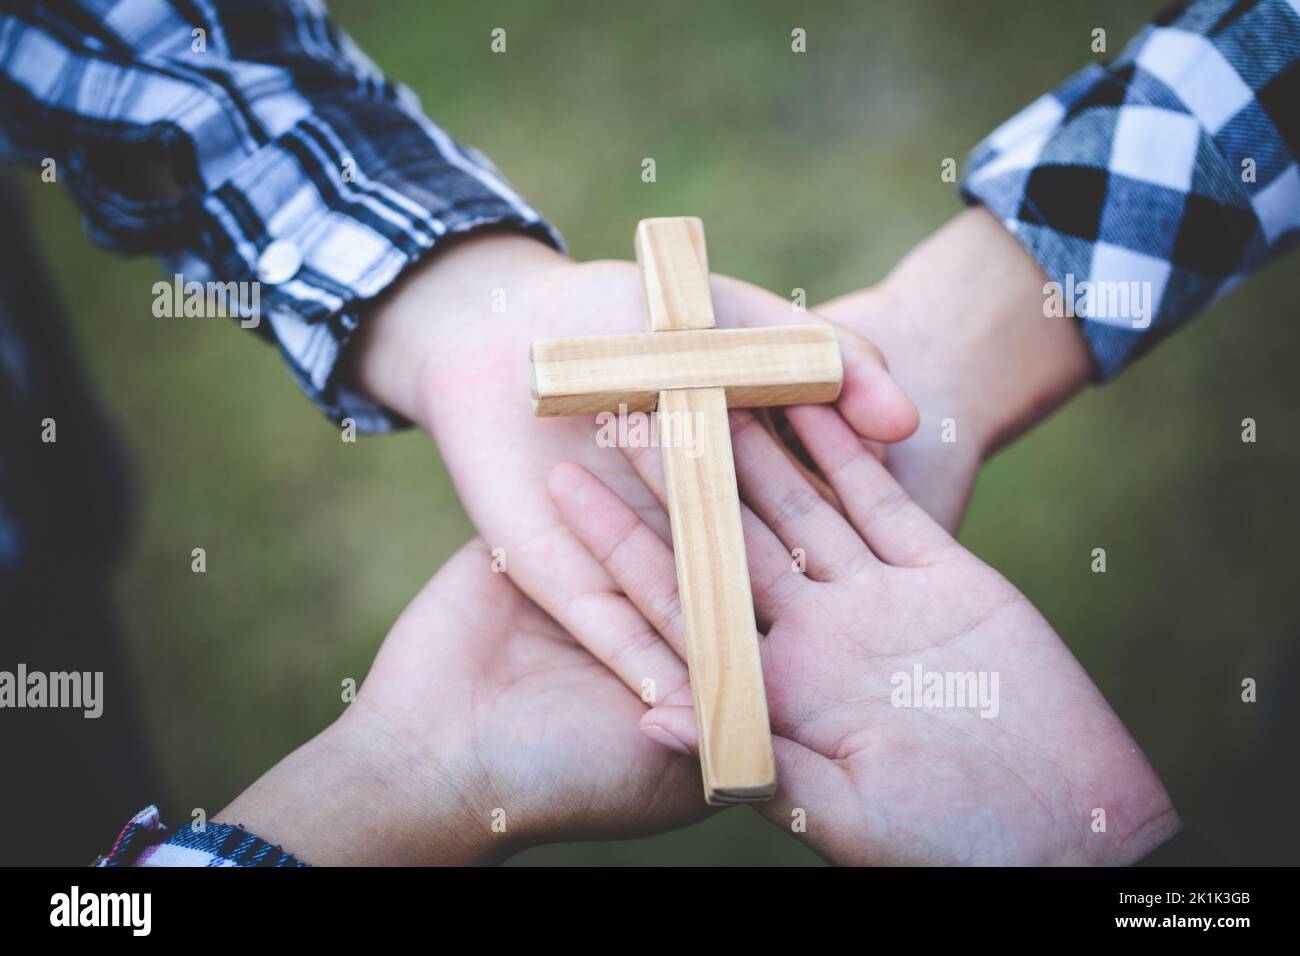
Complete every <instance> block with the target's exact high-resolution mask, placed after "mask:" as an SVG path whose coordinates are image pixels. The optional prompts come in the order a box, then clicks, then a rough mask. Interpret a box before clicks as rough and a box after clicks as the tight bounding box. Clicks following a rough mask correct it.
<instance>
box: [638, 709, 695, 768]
mask: <svg viewBox="0 0 1300 956" xmlns="http://www.w3.org/2000/svg"><path fill="white" fill-rule="evenodd" d="M641 733H643V734H645V735H646V736H647V737H649V738H650V739H651V740H653V741H654V742H655V743H657V744H660V745H661V746H664V747H667V748H668V749H669V750H672V751H675V752H677V753H679V754H687V753H688V754H695V755H696V756H698V755H699V752H700V733H699V728H698V727H696V725H695V708H694V707H692V706H690V705H689V704H688V705H686V706H672V705H670V704H664V705H661V706H659V707H652V708H650V709H649V710H647V711H646V712H645V713H644V714H642V715H641Z"/></svg>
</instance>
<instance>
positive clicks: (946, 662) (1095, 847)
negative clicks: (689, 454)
mask: <svg viewBox="0 0 1300 956" xmlns="http://www.w3.org/2000/svg"><path fill="white" fill-rule="evenodd" d="M789 419H790V422H791V424H792V425H793V427H794V429H795V431H796V432H797V433H798V436H799V438H800V439H801V440H802V442H803V443H804V444H805V446H806V447H807V449H808V450H809V452H810V453H811V455H812V458H813V459H814V461H815V462H816V463H817V465H818V466H819V467H820V468H821V470H822V472H823V473H824V474H825V475H826V476H827V477H828V479H829V480H830V483H831V485H832V487H833V488H834V490H835V492H836V494H837V495H838V497H839V500H840V502H841V503H842V504H843V506H844V508H845V511H846V514H847V517H845V516H843V515H841V514H840V513H839V512H838V511H837V510H836V509H834V508H832V507H831V506H830V505H828V504H827V503H826V502H825V501H824V500H823V499H822V498H821V497H820V496H819V495H817V494H816V493H815V492H814V491H813V489H812V488H811V487H810V486H809V485H808V484H807V483H806V482H805V481H804V479H803V478H802V477H801V476H800V475H799V474H798V473H797V472H796V471H795V469H794V468H793V467H792V466H791V465H790V463H789V462H788V461H787V460H786V458H785V456H784V455H782V454H781V452H780V450H779V449H778V448H777V446H776V444H775V442H774V441H773V439H772V438H771V436H770V435H769V434H768V433H767V432H766V431H765V430H764V429H763V428H762V427H759V426H758V425H757V424H756V422H755V420H754V419H753V417H752V416H751V415H749V414H748V413H744V412H738V413H736V412H733V420H732V432H733V442H734V446H735V458H736V466H737V472H738V476H739V481H740V486H741V493H742V497H743V499H744V501H745V502H746V507H745V508H744V514H743V521H744V527H745V539H746V544H747V551H748V557H749V568H750V576H751V584H752V588H753V594H754V601H755V611H756V614H757V618H758V625H759V629H760V631H762V632H764V633H765V634H766V636H765V637H763V638H762V639H761V640H760V645H761V648H762V656H763V672H764V678H765V681H766V686H767V692H768V703H769V709H770V713H771V717H772V728H773V733H774V735H775V739H774V747H775V752H776V758H777V765H778V780H779V784H778V786H779V790H778V793H777V796H776V799H775V800H774V801H772V802H771V803H768V804H763V805H760V807H759V809H760V811H761V812H762V813H763V814H765V815H766V816H767V817H768V818H769V819H770V820H771V821H772V822H773V823H775V824H777V825H778V826H781V827H783V828H793V829H795V831H796V832H799V830H798V828H797V827H792V825H793V824H796V823H798V824H801V825H802V826H803V827H804V828H805V832H803V833H802V834H801V838H802V839H805V840H807V841H808V842H809V843H810V844H811V845H812V846H813V847H814V848H815V849H816V850H818V851H819V852H820V853H822V854H823V855H824V856H826V857H827V858H829V859H831V860H833V861H836V862H842V863H873V864H874V863H881V864H941V863H969V864H995V863H996V864H1007V863H1011V864H1075V863H1127V862H1130V861H1132V860H1135V859H1136V858H1138V857H1140V856H1142V855H1143V854H1145V853H1146V852H1148V851H1149V850H1150V849H1152V848H1153V847H1154V846H1155V845H1157V844H1158V843H1159V842H1161V841H1162V840H1163V839H1165V838H1167V837H1168V836H1169V835H1171V834H1172V833H1173V832H1174V831H1175V830H1176V829H1177V827H1178V825H1179V824H1178V819H1177V815H1176V814H1175V812H1174V810H1173V807H1172V805H1171V804H1170V801H1169V798H1168V796H1167V795H1166V793H1165V791H1164V789H1163V788H1162V786H1161V784H1160V781H1159V779H1158V778H1157V777H1156V774H1155V772H1154V771H1153V770H1152V768H1151V766H1150V764H1149V763H1148V762H1147V761H1146V759H1145V758H1144V757H1143V755H1142V753H1141V751H1140V750H1139V749H1138V747H1137V744H1136V743H1135V742H1134V741H1133V738H1132V737H1131V736H1130V735H1129V733H1128V732H1127V730H1126V729H1125V727H1124V725H1123V724H1122V722H1121V721H1120V719H1119V718H1118V717H1117V716H1116V714H1115V713H1114V711H1113V710H1112V709H1111V708H1110V707H1109V706H1108V705H1107V703H1106V701H1105V699H1104V698H1103V697H1102V695H1101V693H1100V692H1099V691H1098V689H1097V688H1096V686H1094V685H1093V683H1092V681H1091V680H1090V679H1089V678H1088V675H1087V674H1086V673H1085V672H1084V670H1083V669H1082V668H1081V667H1080V666H1079V664H1078V662H1077V661H1076V660H1075V659H1074V657H1073V656H1072V655H1071V653H1070V651H1069V650H1068V649H1067V648H1066V646H1065V645H1064V644H1063V643H1062V641H1061V640H1060V638H1059V637H1058V636H1057V635H1056V634H1055V633H1054V632H1053V630H1052V628H1051V627H1050V626H1049V625H1048V623H1047V622H1046V621H1045V620H1044V619H1043V618H1042V616H1041V615H1040V614H1039V613H1038V612H1037V611H1036V610H1035V609H1034V607H1033V606H1032V605H1031V604H1030V603H1029V602H1028V600H1026V598H1025V597H1024V596H1023V595H1021V594H1020V593H1019V592H1018V591H1017V590H1016V589H1015V588H1014V587H1013V586H1012V585H1011V584H1009V583H1008V582H1007V581H1006V580H1004V579H1003V578H1002V577H1001V576H1000V575H998V574H997V573H996V572H995V571H993V570H992V569H991V568H989V567H988V566H986V565H985V564H983V563H982V562H980V561H979V560H978V559H977V558H975V557H974V556H973V555H971V554H970V553H969V552H967V551H966V550H964V549H963V548H962V547H961V546H959V545H958V544H957V543H956V542H955V541H954V540H953V539H952V538H951V537H950V536H949V535H948V534H947V532H945V531H944V530H943V529H942V528H941V527H940V526H939V525H938V524H937V523H936V522H935V521H934V520H933V519H931V518H930V517H929V516H928V515H926V513H925V512H924V511H923V510H922V509H921V508H920V507H919V506H918V505H917V504H916V503H915V502H913V500H912V499H911V498H910V497H909V496H908V495H907V493H906V492H905V491H904V490H903V489H902V488H901V487H900V486H899V485H898V483H897V482H896V481H895V480H894V479H893V478H892V477H891V476H890V475H889V473H888V472H887V471H886V470H885V468H884V467H883V466H882V465H881V463H880V462H879V461H878V459H877V458H876V457H875V456H874V455H872V454H871V453H870V452H869V450H868V449H866V448H865V447H864V445H863V443H862V441H861V440H860V439H859V438H858V436H857V435H855V434H854V433H853V431H852V430H851V429H850V428H849V427H848V426H847V425H845V424H844V423H843V421H842V420H841V419H840V417H839V415H838V414H837V413H836V412H835V411H834V410H832V409H830V408H826V407H803V408H795V409H790V410H789ZM633 460H634V462H635V463H636V464H637V466H638V471H639V473H640V474H641V476H642V478H643V479H644V480H645V481H646V483H647V484H648V485H649V486H650V487H651V488H653V489H655V490H656V491H657V492H658V493H659V494H660V495H662V493H663V483H662V479H661V477H660V467H659V465H660V463H659V461H658V460H657V455H656V454H654V453H644V452H643V453H637V454H635V455H634V456H633ZM549 487H550V491H551V494H552V496H553V497H554V499H555V500H556V502H557V504H558V505H559V507H560V510H561V512H562V513H563V515H564V517H565V519H566V521H567V522H568V523H569V525H570V527H571V528H572V529H573V530H574V532H575V534H576V535H577V536H578V537H579V538H580V539H581V540H582V541H583V542H584V544H585V545H586V546H587V547H588V548H589V549H590V551H591V553H592V554H593V555H595V556H597V557H599V558H600V559H601V561H602V563H603V564H604V566H605V567H606V569H607V570H608V571H609V572H610V574H611V575H612V576H613V578H614V579H615V580H616V581H617V582H618V584H619V586H621V587H622V588H623V590H624V591H625V592H626V593H627V595H628V596H629V597H630V599H631V600H632V601H633V602H634V603H635V605H636V606H637V608H639V609H640V611H641V612H642V614H643V615H644V616H645V618H646V620H647V621H648V622H649V623H650V624H652V625H653V626H654V627H655V628H656V630H657V631H658V632H659V633H661V634H662V635H663V637H664V643H663V653H665V654H673V655H675V656H679V657H684V650H683V643H682V642H683V637H682V633H681V613H680V607H679V605H678V599H677V591H676V580H675V576H674V574H673V559H672V554H671V551H670V548H669V545H668V544H666V543H665V541H664V540H663V538H662V536H661V535H660V534H659V533H658V532H656V531H655V530H653V529H652V528H650V527H648V526H647V525H646V524H645V523H644V521H643V520H642V519H641V517H640V516H639V515H638V513H637V511H636V510H635V509H634V508H633V507H631V506H630V505H629V504H628V503H627V502H626V501H624V500H623V499H622V498H621V497H620V496H619V494H618V493H617V489H614V490H611V488H610V487H608V486H607V485H606V484H603V483H602V482H601V481H600V480H598V479H597V478H596V477H595V476H593V475H592V474H591V473H590V472H588V471H587V470H585V469H583V468H581V467H578V466H575V465H562V466H560V467H558V468H557V469H556V470H555V471H554V472H553V474H552V476H551V479H550V486H549ZM796 549H801V553H802V558H801V559H800V558H798V557H796V558H792V553H795V554H796V555H798V553H799V552H797V551H796ZM801 565H802V568H803V570H802V571H801V570H800V566H801ZM918 676H919V677H920V681H919V684H917V685H916V686H914V687H913V686H910V685H912V684H914V683H915V682H916V679H917V677H918ZM934 680H938V681H939V682H940V687H941V688H946V687H949V686H951V687H952V691H951V693H950V694H949V693H945V692H944V691H942V690H941V691H940V692H939V694H938V695H937V696H934V695H933V693H927V692H926V688H927V687H929V686H930V685H931V682H932V681H934ZM959 681H960V683H961V684H962V685H963V686H964V687H965V688H966V689H967V690H969V691H970V692H971V693H970V695H969V696H968V697H959V696H957V694H958V691H957V686H958V682H959ZM994 681H996V683H994ZM981 682H982V683H981ZM981 690H982V691H983V694H982V695H981V693H980V691H981ZM905 691H912V692H913V693H912V694H910V695H909V694H907V693H905ZM641 722H642V727H643V728H646V729H651V730H652V731H653V736H654V738H655V739H656V740H664V739H667V738H666V736H665V735H671V738H676V740H678V741H680V742H681V744H682V745H684V747H685V748H687V749H689V750H691V751H692V752H695V750H696V749H697V745H698V740H697V736H696V728H695V721H694V717H693V714H692V710H691V707H690V706H689V703H687V704H684V705H673V704H670V703H666V704H665V705H662V706H659V707H656V708H655V709H653V710H651V711H650V712H649V713H647V714H646V715H645V716H644V717H643V718H642V720H641ZM681 759H684V760H685V759H690V758H681Z"/></svg>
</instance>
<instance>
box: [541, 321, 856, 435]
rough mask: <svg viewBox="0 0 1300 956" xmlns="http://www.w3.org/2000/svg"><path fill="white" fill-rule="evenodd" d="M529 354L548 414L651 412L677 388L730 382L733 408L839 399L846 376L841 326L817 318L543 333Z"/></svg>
mask: <svg viewBox="0 0 1300 956" xmlns="http://www.w3.org/2000/svg"><path fill="white" fill-rule="evenodd" d="M529 359H530V363H531V366H532V387H533V408H534V411H535V412H536V414H538V415H541V416H547V417H551V416H557V415H595V414H598V413H599V412H605V411H610V412H617V411H619V410H620V408H619V407H620V406H623V407H624V408H625V410H626V411H629V412H646V411H650V410H651V409H653V408H654V407H655V405H656V403H657V402H658V401H659V393H660V391H662V390H664V389H672V388H715V387H721V388H725V389H726V393H727V405H728V406H729V407H732V408H750V407H757V406H762V405H804V404H815V403H819V402H832V401H834V400H835V399H836V398H837V397H838V396H839V393H840V385H841V383H842V381H843V377H844V373H843V368H842V366H841V363H840V350H839V343H838V341H836V337H835V330H834V328H832V327H831V326H829V325H823V324H811V323H810V324H808V325H782V326H770V327H767V328H752V329H689V330H680V331H671V332H643V333H639V334H636V335H598V336H588V337H583V338H572V339H539V340H538V341H536V342H534V343H533V348H532V352H531V353H530V355H529Z"/></svg>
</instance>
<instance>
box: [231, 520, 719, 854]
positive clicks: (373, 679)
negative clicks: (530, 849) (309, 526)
mask: <svg viewBox="0 0 1300 956" xmlns="http://www.w3.org/2000/svg"><path fill="white" fill-rule="evenodd" d="M492 563H493V559H492V557H491V555H490V553H489V552H488V549H487V548H486V546H485V545H484V544H483V542H481V541H477V540H475V541H472V542H470V543H469V544H467V545H466V546H465V547H464V548H462V549H461V550H460V551H459V552H458V553H457V554H456V555H455V556H454V557H452V558H451V560H450V561H448V562H447V564H446V565H444V566H443V568H442V569H441V570H440V571H439V572H438V574H437V575H436V576H435V577H434V578H433V579H432V580H431V581H430V582H429V583H428V584H427V585H426V586H425V587H424V589H423V590H422V591H421V592H420V593H419V594H418V595H417V596H416V598H415V600H413V601H412V602H411V604H410V605H409V606H408V607H407V608H406V610H405V611H403V612H402V615H401V616H400V617H399V618H398V620H397V623H396V624H394V625H393V628H392V630H391V631H390V633H389V635H388V637H387V639H386V640H385V641H384V644H383V646H382V647H381V649H380V651H379V654H378V656H377V657H376V658H375V661H374V664H373V666H372V667H371V670H370V674H369V676H367V678H366V680H365V682H364V683H363V684H362V686H361V689H360V691H359V692H358V694H357V697H356V700H355V701H354V702H353V703H352V704H351V705H350V706H349V707H348V709H347V710H346V711H345V712H344V714H343V716H342V717H340V718H339V720H338V721H336V722H335V724H334V725H332V726H331V727H330V728H329V729H327V730H326V731H324V732H323V733H322V734H320V735H319V736H318V737H317V738H315V739H314V740H312V741H310V742H309V743H307V744H306V745H304V746H303V747H301V748H299V750H298V751H296V752H295V753H293V754H291V755H290V756H289V757H287V758H285V760H283V761H281V763H280V764H278V765H277V766H276V767H275V768H273V769H272V770H271V771H270V772H268V773H267V774H266V775H265V776H263V777H262V779H260V780H259V781H258V782H257V783H255V784H254V785H253V786H252V787H250V788H249V789H248V790H247V791H245V793H244V794H242V795H241V796H240V797H239V798H238V799H237V800H236V801H235V802H234V803H233V804H232V805H231V806H230V807H228V808H227V809H226V810H224V811H223V812H222V813H221V814H219V815H218V817H217V818H216V819H218V820H221V821H224V822H231V823H241V824H243V825H244V826H245V827H246V828H247V829H249V830H250V831H252V832H254V833H256V834H258V835H259V836H261V837H262V838H263V839H266V840H270V841H272V842H274V843H278V844H280V845H282V846H284V847H285V849H287V850H288V851H290V852H292V853H295V854H296V855H298V856H299V857H300V858H302V859H304V860H306V861H307V862H310V863H314V864H366V863H374V864H382V865H408V864H409V865H423V864H431V863H491V862H497V861H500V860H502V859H504V858H505V857H507V856H509V855H510V854H512V853H515V852H517V851H519V850H521V849H523V848H525V847H527V846H530V845H532V844H536V843H544V842H556V841H560V840H571V839H583V838H586V839H594V838H601V837H630V836H637V835H642V834H648V833H653V832H657V831H660V830H664V829H668V828H671V827H675V826H680V825H682V824H685V823H689V822H692V821H694V820H696V819H699V818H701V817H703V816H704V815H705V814H706V813H707V812H708V808H707V807H705V805H704V803H703V801H702V800H701V798H700V789H701V783H700V778H699V770H698V768H697V766H696V765H695V764H694V762H692V761H690V760H681V759H678V757H677V755H676V754H674V753H672V752H671V751H670V750H667V749H665V748H663V747H660V746H657V745H656V744H654V743H652V742H651V740H649V739H647V738H646V737H645V736H644V735H643V734H642V733H640V732H639V731H638V728H637V722H638V720H639V718H640V717H641V716H642V715H643V714H644V713H646V711H647V704H646V703H645V702H643V701H642V699H641V698H640V697H639V696H638V695H637V694H635V693H633V692H632V691H630V690H629V689H628V688H627V687H625V686H623V684H622V683H620V681H619V680H618V679H617V678H616V677H615V676H614V675H613V674H612V673H611V672H610V671H609V670H608V669H607V668H606V667H604V666H603V665H602V664H600V663H599V662H598V661H596V660H595V659H594V658H593V657H592V656H591V655H590V654H588V653H587V652H586V651H585V650H583V648H582V647H580V646H579V645H578V644H577V643H576V642H575V641H574V640H573V639H572V638H571V637H569V636H568V635H567V634H566V633H565V632H564V630H563V629H562V628H561V627H560V626H559V625H558V624H556V623H555V621H554V620H553V619H551V618H550V617H549V616H548V615H546V614H545V613H544V612H543V611H541V610H540V609H539V608H538V607H537V606H536V605H535V604H533V603H532V602H531V601H529V600H528V599H527V598H526V597H524V596H523V595H522V594H521V593H520V592H519V590H518V589H517V588H515V587H514V586H513V585H512V584H511V583H510V581H509V579H508V578H507V577H506V575H504V574H501V573H496V572H494V571H493V570H492ZM590 624H591V626H592V627H595V628H605V627H609V626H611V622H609V621H605V620H603V619H602V618H601V616H600V613H599V611H598V610H597V611H595V612H594V618H593V620H592V621H591V622H590Z"/></svg>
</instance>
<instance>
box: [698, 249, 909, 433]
mask: <svg viewBox="0 0 1300 956" xmlns="http://www.w3.org/2000/svg"><path fill="white" fill-rule="evenodd" d="M712 290H713V305H714V310H715V312H716V313H717V319H718V324H719V325H720V326H722V327H724V328H726V327H729V326H730V327H735V326H750V327H754V326H765V325H803V324H805V323H811V322H817V323H823V324H830V325H832V326H834V328H835V332H836V336H837V338H838V339H839V343H840V358H841V360H842V361H843V364H844V388H843V389H842V390H841V392H840V397H839V399H838V400H837V402H836V407H837V408H838V409H839V412H840V414H841V415H843V416H844V420H845V421H846V422H848V423H849V427H850V428H852V429H853V430H854V431H855V432H857V433H858V435H859V436H860V437H862V438H865V439H869V440H871V441H879V442H896V441H902V440H903V439H904V438H906V437H907V436H908V435H910V434H912V432H914V431H916V426H917V425H918V424H919V422H920V416H919V415H918V414H917V411H916V406H915V405H913V404H912V400H911V399H910V398H908V397H907V393H906V392H904V391H903V389H902V387H901V386H900V385H899V384H898V382H896V381H895V380H894V376H893V375H891V374H890V372H889V367H888V366H887V365H886V364H885V359H884V357H883V356H882V355H881V354H880V350H879V349H877V348H876V346H875V345H873V344H872V343H871V342H869V341H868V340H867V339H865V338H863V337H862V336H860V335H858V334H857V333H856V332H854V331H853V330H851V329H849V328H846V327H844V326H842V325H838V324H836V323H834V322H831V321H830V320H829V319H827V318H824V317H823V316H820V315H817V314H816V313H813V312H806V311H803V310H796V309H794V308H792V307H791V305H790V303H789V302H787V301H786V300H785V299H782V298H781V297H780V296H776V295H773V294H772V293H770V292H764V291H763V290H761V289H759V288H757V287H756V286H752V285H750V284H749V283H747V282H741V281H740V280H738V279H729V278H727V277H726V276H717V275H715V276H713V279H712Z"/></svg>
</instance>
